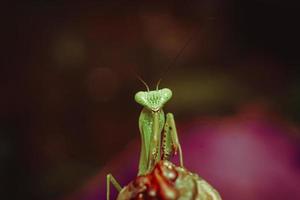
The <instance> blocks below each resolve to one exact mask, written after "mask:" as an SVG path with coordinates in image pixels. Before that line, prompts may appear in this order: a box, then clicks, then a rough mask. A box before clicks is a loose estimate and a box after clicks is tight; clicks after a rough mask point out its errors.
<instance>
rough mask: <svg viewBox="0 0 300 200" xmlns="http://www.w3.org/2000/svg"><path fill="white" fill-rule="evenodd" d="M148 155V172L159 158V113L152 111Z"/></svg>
mask: <svg viewBox="0 0 300 200" xmlns="http://www.w3.org/2000/svg"><path fill="white" fill-rule="evenodd" d="M151 136H152V137H151V142H150V149H149V156H148V158H149V159H148V162H149V163H148V172H150V171H151V170H152V168H153V167H154V166H155V164H156V163H157V162H158V161H159V159H160V139H161V138H160V137H161V130H160V128H159V113H157V112H154V113H153V122H152V135H151Z"/></svg>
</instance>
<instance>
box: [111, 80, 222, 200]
mask: <svg viewBox="0 0 300 200" xmlns="http://www.w3.org/2000/svg"><path fill="white" fill-rule="evenodd" d="M141 81H142V80H141ZM142 82H143V83H144V84H145V86H146V87H147V91H140V92H137V93H136V94H135V101H136V102H137V103H138V104H140V105H142V106H143V109H142V111H141V114H140V117H139V130H140V134H141V141H142V144H141V152H140V160H139V166H138V174H137V178H136V179H135V180H133V181H132V182H130V183H129V184H128V185H127V186H125V187H121V185H120V184H119V183H118V182H117V181H116V179H115V178H114V177H113V176H112V175H111V174H108V175H107V179H106V187H107V192H106V199H107V200H109V199H110V183H112V185H114V186H115V188H116V189H117V190H118V192H119V195H118V197H117V200H143V199H160V200H221V196H220V195H219V193H218V192H217V191H216V190H215V189H214V188H213V187H212V186H211V185H210V184H209V183H208V182H206V181H205V180H204V179H202V178H201V177H199V176H198V175H197V174H195V173H192V172H190V171H188V170H187V169H186V168H184V166H183V155H182V150H181V145H180V143H179V140H178V135H177V130H176V124H175V120H174V116H173V114H172V113H168V114H166V115H165V114H164V111H163V107H164V105H165V104H166V103H167V102H168V101H169V100H170V99H171V97H172V91H171V90H170V89H168V88H163V89H158V85H159V82H160V81H159V82H158V84H157V87H156V90H152V91H150V90H149V87H148V86H147V84H146V83H145V82H144V81H142ZM161 134H162V135H161ZM177 154H178V155H179V166H178V167H177V166H175V165H174V164H173V163H171V162H169V159H170V157H171V156H173V155H177Z"/></svg>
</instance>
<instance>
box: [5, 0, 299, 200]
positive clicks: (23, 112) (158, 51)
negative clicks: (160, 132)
mask: <svg viewBox="0 0 300 200" xmlns="http://www.w3.org/2000/svg"><path fill="white" fill-rule="evenodd" d="M294 2H295V1H276V0H275V1H270V0H252V1H237V0H228V1H217V0H215V1H211V0H203V1H202V0H201V1H196V0H194V1H193V0H189V1H186V0H174V1H163V2H160V1H126V0H123V1H105V0H103V1H98V2H93V3H91V2H84V1H72V2H71V3H70V2H68V1H27V2H26V3H15V4H9V5H8V4H6V5H3V6H2V8H1V10H2V12H1V13H2V17H1V18H2V19H1V21H2V27H1V40H2V42H1V49H2V52H3V53H2V56H3V58H2V59H1V60H2V61H3V64H2V65H1V68H0V78H1V79H0V93H1V98H0V160H1V162H0V169H1V170H0V177H1V178H0V184H1V185H0V194H1V199H20V198H22V199H55V198H59V197H61V196H63V195H66V194H68V193H70V192H72V191H74V190H76V189H77V188H79V187H80V186H81V185H82V183H83V182H84V181H86V180H87V179H88V178H89V177H91V176H93V175H94V174H95V173H96V172H97V171H98V170H99V169H100V168H102V166H103V165H104V164H105V163H107V162H108V161H109V160H110V159H112V158H113V157H114V156H115V155H117V154H118V152H121V151H122V150H124V148H125V146H126V144H128V143H129V141H130V140H132V139H133V138H136V137H138V136H139V133H138V127H137V119H138V116H139V112H140V109H141V108H140V106H138V105H137V104H136V103H135V102H134V99H133V96H134V94H135V92H137V91H139V90H144V87H143V85H142V84H141V83H140V82H139V81H138V80H137V78H136V77H135V75H134V72H136V73H138V74H139V75H140V76H142V77H143V79H145V81H146V82H147V83H148V84H149V85H150V87H151V88H154V87H155V84H156V82H157V80H158V79H159V78H160V77H161V76H162V75H163V74H164V75H163V81H162V83H161V87H169V88H171V89H172V90H173V92H174V97H173V99H172V100H171V102H170V103H169V104H168V105H167V106H166V109H167V110H169V111H170V110H171V111H172V112H173V113H175V114H176V118H177V122H178V124H180V123H185V122H188V121H189V120H190V119H192V118H195V117H197V116H221V117H222V116H228V115H232V114H235V113H236V112H237V110H238V108H240V107H241V106H243V105H247V104H252V103H253V102H255V103H257V102H258V104H260V105H264V106H267V107H268V108H269V109H270V110H272V111H273V112H276V113H278V114H279V115H280V116H282V118H284V119H285V120H287V121H289V122H291V123H293V124H295V126H297V125H299V120H300V78H299V77H300V74H299V73H300V69H299V64H300V56H299V50H298V48H299V46H300V43H299V36H300V31H299V29H298V26H299V19H300V16H299V6H298V4H297V3H294ZM191 35H192V36H191ZM190 37H192V40H191V42H190V43H189V44H188V46H187V48H186V49H184V52H183V53H182V55H181V56H180V57H179V58H178V59H177V60H176V62H175V63H174V64H173V65H172V66H171V67H170V68H169V70H167V68H166V67H167V66H168V63H169V62H170V61H171V60H172V59H174V58H175V57H176V55H177V54H178V52H179V51H180V49H182V48H183V46H184V45H185V44H186V41H187V40H188V39H189V38H190ZM165 72H166V73H165ZM291 137H292V138H293V140H299V134H295V135H293V136H291Z"/></svg>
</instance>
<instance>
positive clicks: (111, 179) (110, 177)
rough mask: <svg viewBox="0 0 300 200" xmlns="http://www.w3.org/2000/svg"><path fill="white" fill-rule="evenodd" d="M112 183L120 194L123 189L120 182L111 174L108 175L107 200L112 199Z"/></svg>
mask: <svg viewBox="0 0 300 200" xmlns="http://www.w3.org/2000/svg"><path fill="white" fill-rule="evenodd" d="M110 183H112V184H113V186H115V188H116V189H117V190H118V192H120V191H121V190H122V187H121V185H120V184H119V183H118V181H117V180H116V179H115V178H114V177H113V176H112V175H111V174H107V175H106V200H109V198H110Z"/></svg>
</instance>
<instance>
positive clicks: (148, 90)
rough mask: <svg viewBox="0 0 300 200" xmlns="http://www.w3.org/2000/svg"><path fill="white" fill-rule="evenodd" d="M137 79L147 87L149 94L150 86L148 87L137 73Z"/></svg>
mask: <svg viewBox="0 0 300 200" xmlns="http://www.w3.org/2000/svg"><path fill="white" fill-rule="evenodd" d="M135 75H136V77H137V78H138V79H139V80H140V81H141V82H142V83H143V84H144V85H145V86H146V88H147V91H148V92H149V91H150V89H149V86H148V85H147V83H146V82H145V81H144V80H143V79H142V77H141V76H140V75H138V74H137V73H135Z"/></svg>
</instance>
